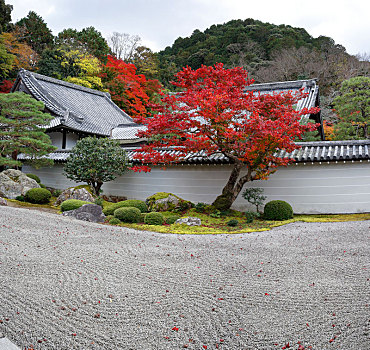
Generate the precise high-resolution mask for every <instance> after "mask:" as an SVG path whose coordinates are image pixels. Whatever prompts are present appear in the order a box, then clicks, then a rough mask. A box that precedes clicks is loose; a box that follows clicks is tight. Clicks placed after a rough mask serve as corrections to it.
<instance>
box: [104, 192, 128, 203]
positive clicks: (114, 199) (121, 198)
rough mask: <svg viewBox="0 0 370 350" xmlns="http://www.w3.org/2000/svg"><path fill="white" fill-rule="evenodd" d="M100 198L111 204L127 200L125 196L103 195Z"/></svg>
mask: <svg viewBox="0 0 370 350" xmlns="http://www.w3.org/2000/svg"><path fill="white" fill-rule="evenodd" d="M101 198H102V199H103V200H105V201H107V202H111V203H118V202H123V201H125V200H127V197H125V196H113V195H105V194H103V195H102V196H101Z"/></svg>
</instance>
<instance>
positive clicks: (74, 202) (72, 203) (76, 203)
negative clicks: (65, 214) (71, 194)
mask: <svg viewBox="0 0 370 350" xmlns="http://www.w3.org/2000/svg"><path fill="white" fill-rule="evenodd" d="M84 204H91V202H86V201H81V200H79V199H67V200H66V201H64V202H62V204H61V205H60V210H61V211H69V210H75V209H78V208H79V207H82V206H83V205H84Z"/></svg>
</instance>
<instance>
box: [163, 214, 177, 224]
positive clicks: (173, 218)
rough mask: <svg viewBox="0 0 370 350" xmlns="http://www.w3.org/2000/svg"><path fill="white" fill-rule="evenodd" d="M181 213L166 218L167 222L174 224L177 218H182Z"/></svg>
mask: <svg viewBox="0 0 370 350" xmlns="http://www.w3.org/2000/svg"><path fill="white" fill-rule="evenodd" d="M180 217H181V216H180V215H171V216H169V217H167V218H166V224H168V225H172V224H174V223H175V222H176V220H178V219H180Z"/></svg>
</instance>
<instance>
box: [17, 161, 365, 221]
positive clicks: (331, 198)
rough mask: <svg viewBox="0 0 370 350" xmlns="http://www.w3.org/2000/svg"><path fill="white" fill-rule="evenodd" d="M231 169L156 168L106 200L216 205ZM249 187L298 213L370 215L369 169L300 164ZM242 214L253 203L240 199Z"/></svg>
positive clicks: (113, 185) (53, 181) (57, 183)
mask: <svg viewBox="0 0 370 350" xmlns="http://www.w3.org/2000/svg"><path fill="white" fill-rule="evenodd" d="M230 169H231V167H230V166H228V165H223V166H220V165H217V166H214V165H209V166H207V165H202V166H199V165H197V166H187V165H184V166H175V167H168V168H167V169H166V170H160V169H159V168H153V169H152V171H151V172H150V173H133V172H128V173H126V174H125V175H123V176H121V177H119V178H117V179H116V180H114V181H111V182H108V183H106V184H104V186H103V190H104V193H105V194H112V195H124V196H127V197H128V198H136V199H145V198H147V197H148V196H150V195H152V194H153V193H155V192H173V193H175V194H177V195H179V196H180V197H182V198H184V199H187V200H191V201H193V202H195V203H197V202H205V203H211V202H212V201H213V200H214V199H215V198H216V196H217V195H218V194H220V192H221V189H222V187H223V186H224V185H225V183H226V181H227V178H228V176H229V174H230ZM23 170H24V171H25V172H32V173H34V174H37V175H38V176H39V177H40V178H41V180H42V182H43V183H44V184H45V185H47V186H52V187H56V188H61V189H63V188H66V187H69V186H72V185H73V183H72V182H71V181H69V180H67V179H66V178H65V177H64V176H63V175H61V173H62V166H61V165H55V166H54V168H44V169H40V170H33V169H30V168H26V167H24V169H23ZM247 185H248V186H250V187H262V188H264V193H265V195H266V196H267V201H269V200H274V199H280V200H285V201H287V202H289V203H290V204H291V205H292V207H293V210H294V212H295V213H307V214H314V213H322V214H325V213H360V212H370V163H369V162H355V163H352V162H346V163H343V162H341V163H337V164H336V163H330V164H321V165H320V164H307V165H303V164H299V165H290V166H288V167H286V168H280V169H278V171H277V172H276V173H275V174H273V175H271V176H270V179H269V180H266V181H254V182H252V183H250V184H247ZM234 207H235V208H237V209H247V208H248V203H247V202H246V201H245V200H244V199H243V198H242V196H239V197H238V198H237V200H236V201H235V203H234Z"/></svg>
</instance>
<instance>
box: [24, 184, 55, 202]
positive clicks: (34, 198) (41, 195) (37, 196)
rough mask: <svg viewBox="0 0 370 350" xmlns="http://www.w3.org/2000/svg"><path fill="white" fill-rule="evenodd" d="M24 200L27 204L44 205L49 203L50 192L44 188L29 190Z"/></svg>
mask: <svg viewBox="0 0 370 350" xmlns="http://www.w3.org/2000/svg"><path fill="white" fill-rule="evenodd" d="M24 198H25V200H26V201H27V202H29V203H34V204H46V203H49V201H50V198H51V192H50V191H49V190H47V189H46V188H31V189H30V190H28V191H27V192H26V195H25V196H24Z"/></svg>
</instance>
